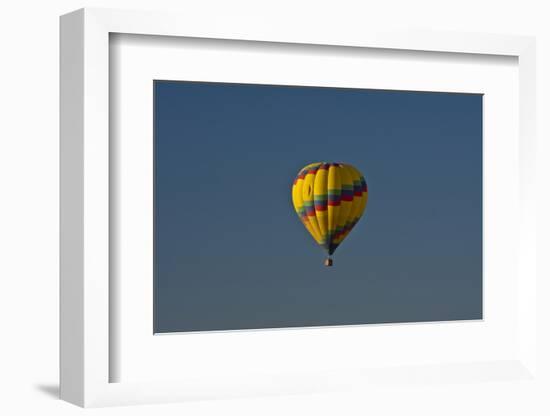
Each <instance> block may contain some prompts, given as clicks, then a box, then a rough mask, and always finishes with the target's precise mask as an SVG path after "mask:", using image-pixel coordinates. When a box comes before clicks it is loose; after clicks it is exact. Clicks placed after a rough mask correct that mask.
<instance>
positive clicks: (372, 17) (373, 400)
mask: <svg viewBox="0 0 550 416" xmlns="http://www.w3.org/2000/svg"><path fill="white" fill-rule="evenodd" d="M84 6H88V7H90V6H93V7H115V8H133V9H145V10H147V9H158V10H178V11H182V12H186V13H193V14H196V15H197V16H202V17H203V18H204V17H205V16H208V15H209V14H210V13H216V14H222V15H226V16H227V18H228V19H231V16H232V15H235V14H242V13H244V14H247V15H250V16H251V18H253V16H254V15H260V16H268V17H269V18H271V19H274V20H275V21H280V22H281V25H284V24H285V23H284V22H285V21H288V20H292V21H295V22H300V21H304V22H307V21H308V20H310V19H320V20H322V21H324V22H326V24H327V25H330V24H332V22H334V21H345V22H347V23H346V24H349V25H355V26H357V27H361V26H364V25H369V24H371V23H372V22H377V24H380V23H381V22H382V23H387V24H388V25H389V26H399V27H420V28H433V29H441V30H454V31H474V32H489V33H511V34H523V35H536V36H537V38H538V105H539V108H538V115H539V126H538V127H539V129H538V130H539V157H540V162H539V165H540V172H539V178H541V182H540V183H539V188H540V190H541V197H540V201H539V209H540V213H541V214H542V213H544V212H550V198H549V197H548V196H547V193H548V190H549V189H550V186H549V182H550V181H549V179H550V163H549V162H550V158H549V157H548V156H549V154H550V151H549V149H550V145H549V143H548V140H547V139H548V137H549V133H550V129H549V125H550V123H549V122H548V121H547V120H545V119H546V118H548V114H550V24H549V23H548V21H549V17H550V11H549V10H547V9H546V8H547V7H549V5H548V2H547V1H544V0H541V1H536V0H513V1H507V0H460V1H448V0H439V1H438V0H433V1H432V0H413V1H411V0H408V1H407V0H402V1H397V0H376V1H372V0H363V1H356V2H354V1H347V0H331V1H324V0H316V1H305V0H303V1H299V0H289V1H286V0H269V1H258V0H256V1H254V0H250V1H249V0H233V1H215V0H202V1H201V0H195V1H186V0H180V1H171V0H156V1H153V0H135V1H130V0H112V1H106V0H105V1H100V0H88V1H86V2H82V1H76V0H74V1H70V0H49V1H38V0H19V1H16V0H7V1H4V2H3V3H2V8H1V11H0V44H1V49H0V57H1V61H0V75H1V76H0V145H1V147H0V190H1V195H2V197H1V199H0V282H1V283H0V284H1V287H0V322H1V324H2V325H1V327H0V330H1V332H0V413H1V414H5V415H19V414H29V415H31V414H56V415H67V414H76V413H79V412H81V409H79V408H76V407H74V406H72V405H69V404H66V403H64V402H61V401H59V400H57V399H56V395H57V383H58V379H57V377H58V370H57V368H58V324H57V321H58V117H59V114H58V101H59V100H58V85H59V82H58V67H59V65H58V60H59V48H58V16H59V15H61V14H64V13H67V12H69V11H72V10H74V9H77V8H81V7H84ZM545 192H546V193H545ZM541 217H542V215H541ZM548 231H550V227H549V221H548V220H547V219H546V218H541V219H540V223H539V232H540V235H539V238H540V242H541V244H540V247H539V248H540V251H539V253H540V255H539V256H540V257H541V262H540V264H539V268H540V273H542V274H543V275H546V276H550V268H549V267H548V261H547V260H546V257H548V254H547V252H548V249H549V248H550V245H549V244H548V241H549V238H548V237H547V235H548ZM549 288H550V284H549V283H546V282H544V281H543V282H542V284H541V285H539V291H540V292H541V293H550V290H549ZM540 300H541V301H543V300H544V299H543V298H542V297H541V299H540ZM541 308H544V309H541V310H542V311H544V312H547V311H548V307H546V306H542V307H541ZM549 318H550V316H548V315H546V316H545V317H544V319H543V320H541V321H540V322H539V328H540V329H541V330H540V335H541V338H542V339H543V344H542V347H543V348H541V357H540V358H541V359H542V361H543V365H545V366H546V368H547V369H548V368H550V367H548V359H547V357H546V355H548V352H547V351H550V342H549V339H550V336H549V335H548V333H549V332H550V329H549V328H550V323H549V322H550V319H549ZM544 350H546V351H544ZM546 374H550V372H546ZM545 390H546V391H543V389H539V390H536V389H532V388H531V387H530V385H529V384H525V385H524V386H522V387H517V386H512V385H507V384H505V383H499V384H495V385H490V384H487V385H484V386H469V385H455V386H431V387H420V386H419V387H418V388H414V389H411V388H409V389H408V390H402V391H392V390H388V391H387V394H382V395H378V396H377V397H371V396H369V395H368V394H367V393H366V394H365V395H363V396H362V397H361V396H356V395H351V394H346V393H338V394H336V393H335V394H327V395H316V396H294V397H278V398H277V397H275V398H274V397H271V398H259V399H250V400H225V401H213V402H195V403H184V404H172V405H162V406H155V407H151V406H141V407H126V408H115V409H99V410H92V412H94V413H96V414H101V415H107V414H108V415H111V414H113V415H123V414H149V413H150V412H154V413H157V414H178V415H180V414H186V415H222V414H223V415H228V414H229V415H232V414H238V415H281V414H296V415H298V414H306V415H309V414H317V415H319V414H320V415H334V414H342V415H355V414H366V413H370V414H373V415H385V414H396V415H397V414H399V415H403V414H412V415H416V414H418V415H424V414H431V413H432V412H433V413H434V414H445V415H481V414H484V413H485V414H495V415H496V414H499V415H508V414H510V415H519V414H524V415H543V414H545V415H548V414H550V404H549V403H548V402H549V400H548V399H544V398H543V397H544V396H543V394H545V393H546V394H547V393H548V392H549V391H550V388H546V389H545Z"/></svg>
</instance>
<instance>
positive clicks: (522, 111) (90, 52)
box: [60, 9, 537, 407]
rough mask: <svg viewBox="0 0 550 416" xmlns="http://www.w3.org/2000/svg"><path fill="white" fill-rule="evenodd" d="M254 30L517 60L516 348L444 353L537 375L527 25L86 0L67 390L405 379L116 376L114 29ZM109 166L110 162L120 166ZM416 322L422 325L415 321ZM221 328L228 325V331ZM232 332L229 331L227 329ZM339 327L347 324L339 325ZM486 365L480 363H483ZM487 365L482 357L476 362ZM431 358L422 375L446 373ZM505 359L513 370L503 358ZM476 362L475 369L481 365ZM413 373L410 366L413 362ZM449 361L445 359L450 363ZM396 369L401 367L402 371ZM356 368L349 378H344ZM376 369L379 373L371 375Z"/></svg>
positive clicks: (65, 162) (64, 181) (151, 399)
mask: <svg viewBox="0 0 550 416" xmlns="http://www.w3.org/2000/svg"><path fill="white" fill-rule="evenodd" d="M111 33H122V34H138V35H157V36H172V37H187V38H206V39H226V40H247V41H256V42H280V43H294V44H305V45H331V46H334V47H343V48H345V47H357V48H383V49H390V50H391V49H398V50H411V51H431V52H439V53H460V54H484V55H505V56H511V57H517V59H518V65H519V137H520V154H519V164H520V168H519V178H517V180H518V182H519V185H520V190H519V197H520V210H519V218H518V219H517V221H518V224H519V225H518V227H519V228H518V229H519V238H518V241H517V247H518V251H517V253H518V256H519V258H518V266H517V267H518V276H521V279H520V280H519V281H518V293H517V304H518V316H517V319H518V322H517V325H518V331H519V332H518V341H519V347H518V354H517V357H516V359H513V360H506V361H503V362H501V363H500V364H499V365H496V364H495V363H493V362H485V363H473V364H467V363H465V364H463V365H461V366H458V367H457V366H456V365H455V364H452V363H442V364H441V366H442V367H441V368H443V367H445V366H447V369H448V370H449V371H448V372H449V373H450V374H455V375H456V374H460V377H462V378H463V379H464V378H465V379H466V380H468V379H469V378H470V379H471V380H470V381H472V382H476V381H479V380H476V378H475V377H471V373H469V372H468V371H465V369H467V368H468V366H473V368H477V369H478V370H477V371H478V372H479V369H480V368H489V367H491V366H494V365H496V367H495V368H496V369H497V371H501V372H502V371H504V372H505V373H506V374H507V375H508V376H510V377H512V378H514V377H516V378H517V380H518V381H520V380H525V379H526V378H533V377H536V374H537V373H536V370H537V365H536V354H535V351H536V313H537V312H536V302H535V298H536V293H535V288H536V278H537V275H536V269H535V266H534V265H535V249H536V241H535V231H536V218H535V215H534V213H535V205H534V204H535V202H534V200H535V198H534V194H535V186H534V178H535V163H534V162H535V154H534V145H535V119H534V115H535V41H534V39H533V38H530V37H518V36H508V35H485V34H465V33H427V32H425V33H422V32H417V33H411V32H403V33H399V32H383V31H378V30H374V29H371V30H364V31H363V30H361V31H360V33H357V32H346V31H341V30H338V31H334V30H330V29H327V28H325V27H315V25H314V24H311V27H309V26H308V28H307V30H304V28H303V27H285V28H281V27H278V26H277V25H276V24H274V23H272V24H270V23H269V22H259V21H251V20H247V19H246V18H244V17H243V21H242V22H227V21H224V20H223V19H220V20H219V21H216V20H213V21H212V22H211V23H210V24H209V25H208V26H205V25H204V23H203V22H196V21H194V20H193V18H192V16H185V15H183V16H181V15H173V14H165V13H150V12H134V11H119V10H107V9H82V10H78V11H76V12H73V13H71V14H68V15H65V16H63V17H62V18H61V282H60V283H61V314H60V319H61V340H60V347H61V390H60V393H61V397H62V398H63V399H64V400H67V401H69V402H72V403H75V404H78V405H80V406H85V407H87V406H106V405H117V404H137V403H155V402H165V401H180V400H188V399H192V398H207V397H212V398H216V397H235V396H248V395H254V394H272V393H284V392H290V393H295V392H310V391H311V392H319V391H325V390H333V389H339V388H345V387H346V386H347V385H349V384H352V380H353V384H355V383H356V382H357V383H362V382H365V383H369V382H370V383H373V382H374V383H377V382H378V381H380V380H385V382H386V383H388V382H389V383H392V382H393V381H392V380H395V379H396V370H395V369H380V370H377V371H371V372H369V373H368V374H367V375H365V374H357V371H355V370H349V369H348V370H345V369H342V370H338V371H336V372H335V373H332V374H331V375H330V376H329V375H327V377H326V378H325V379H322V378H321V379H319V377H311V378H309V379H307V378H301V379H300V378H296V377H295V375H293V374H290V373H289V372H288V371H287V372H286V374H285V373H282V374H280V375H279V376H278V377H267V378H263V379H261V378H258V379H251V380H246V381H245V382H241V383H240V384H239V383H238V384H237V385H235V378H234V377H232V376H231V375H230V374H220V375H219V376H218V377H215V380H214V378H204V379H197V378H194V379H189V380H186V381H174V382H170V381H160V382H159V381H157V382H152V381H149V382H128V383H127V382H116V383H115V382H111V381H112V380H111V379H112V377H111V375H110V370H109V369H110V365H111V364H112V363H113V361H114V360H117V359H118V358H120V357H116V356H115V354H114V353H113V350H111V349H110V337H112V336H113V333H112V331H113V328H112V327H111V326H110V310H112V309H113V307H114V305H112V302H113V298H112V296H110V292H112V291H113V287H112V285H111V283H110V279H109V276H110V273H111V272H112V270H111V267H112V263H111V261H110V258H109V257H110V252H109V245H110V231H109V229H110V226H112V223H111V220H112V219H111V218H110V199H111V198H112V197H113V195H110V192H112V188H110V166H111V164H112V160H111V159H110V148H109V137H110V131H109V117H110V113H109V93H110V83H109V81H110V79H109V34H111ZM111 168H112V166H111ZM412 328H413V330H414V327H412ZM223 336H224V334H219V337H222V338H220V339H221V340H222V342H223ZM225 336H227V334H226V335H225ZM329 336H331V337H337V336H338V333H337V332H334V333H332V334H330V335H329ZM476 366H477V367H476ZM479 366H481V367H479ZM441 368H440V367H437V366H435V367H433V366H431V367H430V368H426V369H424V370H422V371H420V373H421V374H422V376H421V378H422V377H424V378H426V377H428V378H429V377H431V376H433V374H434V372H436V373H438V374H439V373H440V372H441ZM503 369H504V370H503ZM474 372H475V371H474ZM405 373H406V371H405ZM443 373H445V371H443ZM397 378H399V377H397ZM344 379H345V380H347V381H346V382H345V383H343V382H342V380H344ZM369 380H370V381H369Z"/></svg>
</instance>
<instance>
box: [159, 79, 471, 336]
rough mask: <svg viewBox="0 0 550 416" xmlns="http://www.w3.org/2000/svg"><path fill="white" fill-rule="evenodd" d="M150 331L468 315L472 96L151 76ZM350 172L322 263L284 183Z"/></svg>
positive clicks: (309, 324)
mask: <svg viewBox="0 0 550 416" xmlns="http://www.w3.org/2000/svg"><path fill="white" fill-rule="evenodd" d="M154 90H155V101H154V110H155V332H177V331H202V330H228V329H250V328H274V327H295V326H319V325H346V324H366V323H388V322H411V321H439V320H456V319H479V318H481V317H482V316H481V312H482V96H481V95H478V94H451V93H424V92H402V91H381V90H366V89H336V88H316V87H313V88H312V87H293V86H291V87H285V86H267V85H245V84H221V83H199V82H171V81H156V82H155V83H154ZM318 161H329V162H330V161H333V162H344V163H349V164H352V165H354V166H356V167H357V168H358V169H359V170H360V171H361V172H362V173H363V174H364V175H365V178H366V180H367V183H368V186H369V202H368V206H367V210H366V213H365V215H364V217H363V218H362V220H361V221H360V222H359V223H358V224H357V225H356V227H355V228H354V230H353V231H352V232H351V234H350V235H349V236H348V237H347V239H346V240H345V241H344V242H343V243H342V244H341V246H340V247H339V248H338V250H337V251H336V253H335V255H334V267H332V268H330V267H325V266H323V259H324V257H325V253H324V252H323V250H322V249H321V248H320V247H318V246H317V245H316V243H315V242H314V241H313V239H312V237H311V236H310V235H309V234H308V233H307V231H306V230H305V228H304V227H303V225H302V224H301V222H300V220H299V219H298V217H297V215H296V213H295V212H294V209H293V207H292V202H291V186H292V181H293V180H294V177H295V176H296V174H297V172H298V171H299V170H300V168H302V167H303V166H305V165H307V164H309V163H312V162H318Z"/></svg>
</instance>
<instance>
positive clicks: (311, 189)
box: [292, 162, 368, 266]
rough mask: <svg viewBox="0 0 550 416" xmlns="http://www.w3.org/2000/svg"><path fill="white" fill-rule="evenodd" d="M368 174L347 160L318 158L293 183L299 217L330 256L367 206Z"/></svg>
mask: <svg viewBox="0 0 550 416" xmlns="http://www.w3.org/2000/svg"><path fill="white" fill-rule="evenodd" d="M367 199H368V189H367V182H366V181H365V178H364V177H363V175H362V174H361V172H359V171H358V170H357V169H356V168H354V167H353V166H351V165H347V164H344V163H327V162H318V163H312V164H310V165H307V166H306V167H304V168H302V169H301V170H300V172H299V173H298V176H297V177H296V179H295V180H294V183H293V185H292V202H293V204H294V209H295V210H296V213H297V214H298V217H299V218H300V220H301V221H302V223H303V224H304V226H305V227H306V229H307V230H308V231H309V233H310V234H311V235H312V237H313V238H314V240H315V241H316V242H317V244H319V245H320V246H321V247H322V248H323V249H324V250H326V252H327V254H328V257H327V259H326V260H325V266H332V257H331V256H332V254H333V253H334V251H335V250H336V249H337V248H338V246H339V245H340V244H341V243H342V241H343V240H344V239H345V238H346V237H347V236H348V234H349V233H350V231H351V230H352V228H353V227H354V226H355V224H357V222H358V221H359V219H360V218H361V216H362V215H363V212H364V211H365V207H366V206H367Z"/></svg>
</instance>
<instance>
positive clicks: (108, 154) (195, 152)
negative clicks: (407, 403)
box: [61, 9, 536, 406]
mask: <svg viewBox="0 0 550 416" xmlns="http://www.w3.org/2000/svg"><path fill="white" fill-rule="evenodd" d="M181 19H182V17H181V16H171V15H166V14H162V13H159V14H156V13H151V14H149V13H142V12H122V11H112V10H95V9H92V10H89V9H86V10H80V11H77V12H74V13H72V14H69V15H66V16H64V17H62V20H61V23H62V24H61V58H62V59H61V79H62V89H61V100H62V122H61V140H62V148H61V176H62V179H61V181H62V182H61V189H62V196H61V205H62V223H61V237H62V262H61V271H62V273H61V289H62V294H61V331H62V335H61V359H62V362H61V395H62V398H64V399H65V400H68V401H70V402H73V403H76V404H79V405H81V406H103V405H113V404H125V403H126V404H136V403H153V402H164V401H180V400H190V399H193V398H197V397H200V398H208V397H213V398H216V397H238V396H253V395H262V394H264V395H265V394H278V393H297V392H298V393H299V392H319V391H333V390H335V389H336V390H346V389H352V388H353V389H355V388H360V386H369V387H368V388H369V389H376V388H379V386H380V384H387V383H390V384H392V385H393V384H395V385H403V384H404V385H407V383H412V382H415V383H417V382H421V383H422V382H426V381H427V380H434V377H436V378H437V380H439V381H440V382H445V381H450V382H453V381H456V380H458V379H460V380H466V381H468V382H470V383H478V382H480V381H484V380H485V381H486V380H490V381H502V380H508V381H518V382H519V381H522V380H526V379H531V378H532V374H534V370H535V367H536V365H535V363H534V358H533V357H534V348H535V345H536V337H535V330H534V327H533V325H532V322H533V320H534V317H535V316H536V309H535V303H534V302H533V299H534V290H535V281H536V273H535V271H534V269H533V267H532V264H533V261H532V256H533V255H534V254H533V253H534V247H535V246H534V244H535V240H534V229H535V223H534V221H535V220H534V216H532V212H533V209H534V208H533V206H532V202H530V201H531V199H530V193H531V192H533V188H532V186H531V185H530V183H531V182H530V179H531V178H532V175H533V169H534V165H533V154H532V148H531V146H532V145H533V140H534V130H533V119H532V114H533V110H534V105H535V103H534V88H535V84H534V78H533V76H532V74H533V72H532V71H534V49H533V43H534V41H533V40H532V39H531V38H523V37H515V36H504V35H503V36H489V35H477V34H476V35H474V34H469V35H466V34H458V35H454V34H438V36H427V35H426V34H423V33H418V34H412V33H407V34H403V33H393V34H385V35H384V34H381V33H380V32H377V31H374V30H373V31H370V32H367V31H366V32H365V33H361V34H360V35H357V34H356V35H353V36H351V35H349V34H348V35H346V34H341V35H339V34H338V33H337V31H328V32H327V31H325V30H322V29H321V28H317V29H316V28H315V27H312V28H311V30H310V31H308V32H307V35H306V34H305V33H306V32H304V31H303V30H300V29H298V28H295V29H292V28H287V29H285V30H283V29H281V28H277V27H274V26H269V25H267V26H264V25H259V22H255V23H254V22H249V23H246V24H245V26H243V27H242V31H241V32H239V34H238V35H236V34H234V32H232V27H233V26H232V25H231V24H229V23H226V24H225V25H224V24H221V25H212V26H203V25H202V24H199V23H197V22H195V23H193V21H192V19H191V18H190V17H188V16H187V17H184V18H183V20H181ZM243 21H247V20H246V19H243ZM247 24H248V25H249V26H246V25H247ZM243 33H246V35H243ZM517 149H521V150H520V152H519V154H518V151H517ZM403 345H406V346H407V348H402V347H401V346H403ZM435 374H437V376H434V375H435Z"/></svg>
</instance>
